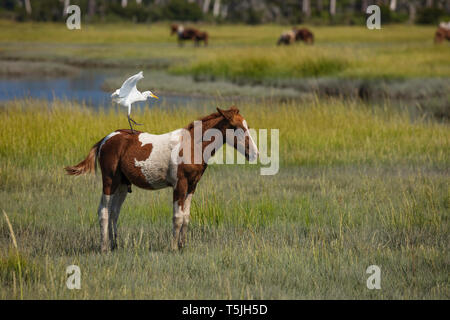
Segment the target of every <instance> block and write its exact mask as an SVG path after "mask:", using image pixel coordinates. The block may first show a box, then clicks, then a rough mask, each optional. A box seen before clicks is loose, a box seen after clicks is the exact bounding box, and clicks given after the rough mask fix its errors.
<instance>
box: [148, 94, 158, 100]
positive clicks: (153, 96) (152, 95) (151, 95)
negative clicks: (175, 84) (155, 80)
mask: <svg viewBox="0 0 450 320" xmlns="http://www.w3.org/2000/svg"><path fill="white" fill-rule="evenodd" d="M150 97H152V98H155V99H159V98H158V97H157V96H155V95H154V94H153V93H150Z"/></svg>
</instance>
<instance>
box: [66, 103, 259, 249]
mask: <svg viewBox="0 0 450 320" xmlns="http://www.w3.org/2000/svg"><path fill="white" fill-rule="evenodd" d="M200 121H201V122H200ZM195 123H196V122H193V123H190V124H189V125H188V126H186V127H185V128H183V129H177V130H174V131H172V132H168V133H165V134H161V135H154V134H150V133H146V132H139V131H134V132H132V131H131V130H116V131H114V132H112V133H110V134H109V135H107V136H106V137H104V138H103V139H101V140H100V141H98V142H97V143H96V144H95V145H94V146H93V147H92V149H91V150H90V152H89V155H88V156H87V157H86V159H84V160H83V161H81V162H80V163H79V164H77V165H75V166H69V167H66V168H65V170H66V172H67V173H68V174H70V175H80V174H84V173H89V172H91V173H92V172H94V171H95V166H96V161H97V159H98V162H99V164H100V168H101V171H102V180H103V194H102V197H101V200H100V205H99V207H98V218H99V223H100V233H101V250H102V251H108V250H109V249H110V248H111V249H115V248H116V246H117V220H118V218H119V213H120V208H121V206H122V203H123V202H124V200H125V198H126V196H127V193H128V192H131V184H134V185H136V186H138V187H140V188H144V189H148V190H157V189H162V188H166V187H172V188H173V239H172V249H174V250H176V249H178V248H182V247H183V246H184V245H185V241H186V233H187V228H188V225H189V220H190V207H191V200H192V195H193V194H194V192H195V188H196V186H197V183H198V182H199V181H200V179H201V177H202V175H203V173H204V172H205V170H206V168H207V166H208V164H207V160H208V159H205V158H204V157H203V156H202V157H201V159H200V161H198V159H197V160H196V159H194V157H195V151H194V150H195V148H197V150H198V148H200V149H201V152H202V153H201V154H202V155H203V151H204V150H205V149H206V148H208V147H209V148H208V149H206V150H211V149H212V150H211V156H213V155H214V152H215V150H216V149H214V148H211V146H210V144H212V143H214V144H215V145H216V146H217V145H218V147H220V146H222V145H223V144H224V143H225V142H226V143H228V144H230V145H232V146H233V147H234V148H236V149H237V150H238V151H239V152H241V153H242V154H244V155H245V157H246V159H247V160H250V161H254V160H255V159H256V158H257V156H258V149H257V147H256V144H255V143H254V141H253V140H252V138H251V136H250V133H249V128H248V126H247V122H246V121H245V119H244V118H243V116H242V115H241V114H240V113H239V110H238V109H237V108H235V107H234V106H233V107H231V108H230V109H229V110H222V109H219V108H217V112H215V113H212V114H210V115H208V116H206V117H203V118H201V119H200V120H199V122H197V123H201V130H202V137H203V134H204V133H205V131H207V130H210V129H213V130H216V131H215V132H220V133H221V134H222V136H221V137H223V138H222V140H220V139H218V140H220V141H215V140H216V138H214V139H211V141H205V140H206V139H194V137H195V134H194V130H197V129H195V125H194V124H195ZM228 129H233V130H236V131H240V132H244V134H238V135H233V137H232V138H229V136H227V134H226V131H227V130H228ZM183 153H185V154H184V155H183ZM187 154H189V156H186V155H187ZM174 155H176V156H175V157H174ZM178 156H184V157H186V158H187V159H186V158H183V160H182V161H179V158H178V161H177V157H178ZM186 160H187V161H186Z"/></svg>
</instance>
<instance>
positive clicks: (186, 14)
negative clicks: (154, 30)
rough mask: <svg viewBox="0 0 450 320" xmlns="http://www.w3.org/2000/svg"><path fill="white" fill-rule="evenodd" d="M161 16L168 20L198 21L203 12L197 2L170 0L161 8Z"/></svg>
mask: <svg viewBox="0 0 450 320" xmlns="http://www.w3.org/2000/svg"><path fill="white" fill-rule="evenodd" d="M163 16H164V17H165V18H166V19H169V20H178V21H198V20H200V19H202V17H203V12H202V10H201V9H200V7H199V6H198V4H197V3H195V2H192V3H189V2H187V1H186V0H171V1H170V2H169V3H168V4H167V6H165V7H164V9H163Z"/></svg>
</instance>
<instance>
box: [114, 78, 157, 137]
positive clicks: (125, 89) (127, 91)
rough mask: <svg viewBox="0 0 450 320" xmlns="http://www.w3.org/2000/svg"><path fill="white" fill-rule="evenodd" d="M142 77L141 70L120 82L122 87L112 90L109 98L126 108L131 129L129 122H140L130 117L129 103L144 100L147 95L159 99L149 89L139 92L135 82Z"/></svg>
mask: <svg viewBox="0 0 450 320" xmlns="http://www.w3.org/2000/svg"><path fill="white" fill-rule="evenodd" d="M142 78H144V75H143V73H142V71H141V72H139V73H138V74H135V75H134V76H131V77H129V78H128V79H127V80H125V82H124V83H123V84H122V87H120V89H117V90H116V91H114V93H113V94H112V95H111V98H112V100H113V101H114V102H116V103H118V104H120V105H121V106H124V107H127V108H128V123H129V124H130V128H131V131H134V130H133V126H132V125H131V122H133V123H134V124H135V125H141V123H136V121H134V120H133V119H131V117H130V113H131V105H132V104H133V103H134V102H137V101H145V100H147V99H148V98H149V97H151V98H155V99H159V98H158V97H157V96H155V95H154V94H153V93H152V92H151V91H144V92H142V93H141V92H139V90H138V89H137V88H136V84H137V82H138V81H139V80H141V79H142Z"/></svg>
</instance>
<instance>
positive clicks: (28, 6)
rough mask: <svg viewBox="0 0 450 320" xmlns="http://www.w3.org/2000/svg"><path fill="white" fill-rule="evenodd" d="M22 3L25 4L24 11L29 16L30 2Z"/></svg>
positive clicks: (27, 0) (25, 0)
mask: <svg viewBox="0 0 450 320" xmlns="http://www.w3.org/2000/svg"><path fill="white" fill-rule="evenodd" d="M23 2H24V3H25V11H26V12H27V13H28V14H31V3H30V0H24V1H23Z"/></svg>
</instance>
